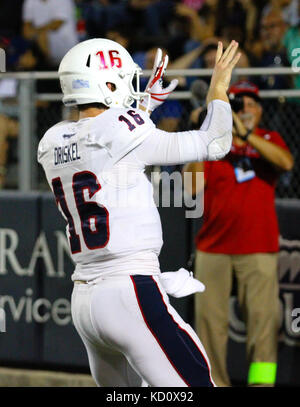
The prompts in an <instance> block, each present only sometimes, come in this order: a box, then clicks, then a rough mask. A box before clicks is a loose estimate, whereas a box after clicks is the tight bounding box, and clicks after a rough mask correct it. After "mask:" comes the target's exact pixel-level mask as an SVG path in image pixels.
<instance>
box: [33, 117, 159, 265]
mask: <svg viewBox="0 0 300 407" xmlns="http://www.w3.org/2000/svg"><path fill="white" fill-rule="evenodd" d="M154 128H155V126H154V124H153V122H152V121H151V119H150V118H149V117H148V115H147V114H146V113H144V112H142V111H137V110H134V109H108V110H107V111H105V112H104V113H102V114H100V115H98V116H97V117H93V118H87V119H82V120H79V121H78V122H70V121H65V122H61V123H58V124H57V125H55V126H54V127H52V128H50V129H49V130H48V131H47V132H46V134H45V135H44V137H43V138H42V140H41V141H40V144H39V148H38V161H39V163H40V164H42V166H43V168H44V170H45V173H46V177H47V180H48V182H49V185H50V187H51V189H52V191H53V193H54V195H55V197H56V202H57V204H58V207H59V210H60V211H61V212H62V214H63V216H64V218H65V219H66V220H67V222H68V223H67V236H68V240H69V244H70V250H71V253H72V258H73V260H74V262H75V263H76V264H77V265H78V264H79V265H80V264H81V265H84V264H95V263H97V262H99V261H100V262H103V261H106V260H110V259H116V258H118V257H121V258H122V257H125V256H130V255H132V254H134V253H138V252H143V251H145V250H147V251H151V252H154V253H155V254H156V256H157V255H158V254H159V252H160V249H161V246H162V231H161V222H160V217H159V214H158V211H157V208H156V205H155V203H154V199H153V190H152V185H151V182H150V181H149V180H148V178H147V177H146V175H145V174H144V168H145V166H144V165H143V164H142V163H139V162H138V161H136V162H134V161H132V160H131V161H130V162H126V159H124V157H125V156H126V154H128V153H129V152H130V151H131V150H133V149H134V148H136V147H137V146H138V145H139V144H140V143H141V142H142V141H143V140H144V139H145V138H147V136H148V135H149V134H150V133H151V131H152V130H153V129H154ZM122 158H123V160H122Z"/></svg>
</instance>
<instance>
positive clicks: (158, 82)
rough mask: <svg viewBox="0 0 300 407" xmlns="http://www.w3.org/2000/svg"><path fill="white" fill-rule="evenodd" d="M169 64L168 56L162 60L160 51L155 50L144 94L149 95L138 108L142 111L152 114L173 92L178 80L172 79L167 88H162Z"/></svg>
mask: <svg viewBox="0 0 300 407" xmlns="http://www.w3.org/2000/svg"><path fill="white" fill-rule="evenodd" d="M168 62H169V57H168V55H165V56H164V57H163V58H162V50H161V49H160V48H158V49H157V52H156V56H155V60H154V65H153V69H152V74H151V76H150V79H149V81H148V83H147V86H146V89H145V92H146V93H148V94H149V96H148V97H144V98H143V99H142V100H141V102H140V107H141V108H142V109H143V110H146V111H148V112H149V111H150V112H153V110H154V109H156V108H157V107H158V106H160V105H161V104H162V103H163V102H164V101H165V100H166V99H167V98H168V96H169V95H170V93H172V92H173V90H174V89H175V88H176V86H177V85H178V80H177V79H173V80H172V81H171V82H170V84H169V86H167V87H166V88H163V76H164V73H165V70H166V68H167V65H168Z"/></svg>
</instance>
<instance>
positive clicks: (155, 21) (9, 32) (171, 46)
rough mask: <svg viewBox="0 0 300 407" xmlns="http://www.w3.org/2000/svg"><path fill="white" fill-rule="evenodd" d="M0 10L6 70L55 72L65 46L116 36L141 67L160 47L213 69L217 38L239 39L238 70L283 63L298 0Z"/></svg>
mask: <svg viewBox="0 0 300 407" xmlns="http://www.w3.org/2000/svg"><path fill="white" fill-rule="evenodd" d="M0 11H1V13H0V23H1V24H0V27H1V28H0V46H1V48H3V49H5V50H6V53H7V70H9V71H12V70H15V71H24V70H25V71H26V70H44V69H47V70H49V69H50V70H51V69H56V68H57V66H58V64H59V61H60V60H61V58H62V56H63V55H64V54H65V53H66V51H67V50H68V49H69V48H71V47H72V46H73V45H75V44H76V43H77V42H79V41H83V40H86V39H88V38H95V37H106V38H110V39H113V40H116V41H119V42H120V43H121V44H122V45H124V46H125V47H126V48H127V49H128V50H129V52H130V53H131V54H133V56H134V58H135V59H136V61H137V62H138V63H140V64H141V65H142V66H143V67H148V65H149V66H150V65H151V62H152V61H149V60H151V58H153V56H152V52H151V51H152V49H153V48H156V47H157V46H160V47H162V48H163V49H164V50H165V51H166V52H168V54H169V56H170V59H171V65H172V64H176V67H177V66H182V67H207V66H208V67H210V66H211V65H212V63H213V53H214V50H215V46H216V42H217V41H218V39H222V40H223V42H224V43H225V44H226V43H228V41H230V40H231V39H235V40H237V41H239V43H240V47H241V49H242V51H243V58H242V59H241V61H240V62H239V66H241V67H248V66H260V67H261V66H268V67H269V66H286V65H291V63H292V60H293V58H295V57H296V56H297V55H296V56H293V55H292V50H293V49H294V48H296V47H297V45H298V43H300V32H299V28H298V24H299V14H300V13H299V0H269V1H266V0H260V1H258V0H227V1H221V0H2V1H1V2H0ZM183 56H185V59H183V60H182V58H181V57H183ZM187 56H189V58H187ZM259 85H260V87H261V88H273V89H274V88H281V87H282V86H286V83H284V84H283V83H282V81H281V79H280V77H278V78H275V79H274V78H273V79H272V80H270V79H269V80H266V79H265V78H260V84H259ZM296 85H297V83H296ZM290 86H292V84H290Z"/></svg>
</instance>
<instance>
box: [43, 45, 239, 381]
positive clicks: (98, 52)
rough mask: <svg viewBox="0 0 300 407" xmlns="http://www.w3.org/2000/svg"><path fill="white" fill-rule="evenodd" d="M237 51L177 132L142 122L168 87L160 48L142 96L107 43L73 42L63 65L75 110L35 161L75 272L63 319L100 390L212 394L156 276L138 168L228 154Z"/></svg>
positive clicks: (154, 235)
mask: <svg viewBox="0 0 300 407" xmlns="http://www.w3.org/2000/svg"><path fill="white" fill-rule="evenodd" d="M237 48H238V43H237V42H235V41H232V42H231V44H230V45H229V46H228V48H227V49H226V50H225V51H223V45H222V43H221V42H220V43H219V45H218V51H217V55H216V64H215V68H214V70H213V74H212V78H211V84H210V88H209V91H208V94H207V105H208V107H207V117H206V119H205V121H204V123H203V125H202V127H201V128H200V129H199V130H193V131H185V132H177V133H168V132H165V131H162V130H159V129H157V128H156V127H155V125H154V124H153V122H152V121H151V119H150V117H149V113H151V111H153V109H155V108H156V107H157V106H158V105H159V104H161V103H163V101H164V100H165V99H166V98H167V96H168V95H169V93H170V92H172V90H174V88H175V87H176V85H177V81H176V80H173V81H172V82H171V83H170V85H169V86H168V87H167V88H163V85H162V75H163V73H164V71H165V69H166V66H167V63H168V58H167V56H165V57H163V58H162V53H161V51H160V50H158V52H157V57H156V60H155V64H154V69H153V73H152V76H151V78H150V80H149V83H148V85H147V88H146V90H145V92H141V91H140V90H139V75H140V73H141V72H140V71H141V70H140V69H139V67H138V66H137V65H136V64H135V63H134V62H133V60H132V58H131V56H130V55H129V53H128V52H127V51H126V50H125V49H124V48H123V47H122V46H120V45H119V44H118V43H116V42H113V41H110V40H106V39H92V40H88V41H84V42H81V43H79V44H77V45H76V46H75V47H74V48H72V49H71V50H70V51H69V52H68V53H67V54H66V55H65V57H64V58H63V59H62V61H61V64H60V67H59V77H60V83H61V87H62V91H63V102H64V104H65V105H66V106H77V108H78V110H79V120H78V121H77V122H72V121H64V122H60V123H58V124H56V125H55V126H53V127H52V128H50V129H49V130H48V131H47V132H46V134H45V135H44V137H43V138H42V140H41V141H40V144H39V147H38V161H39V163H40V164H41V165H42V166H43V168H44V170H45V174H46V177H47V180H48V182H49V185H50V187H51V189H52V191H53V194H54V196H55V199H56V203H57V205H58V208H59V210H60V212H61V213H62V215H63V216H64V218H65V220H66V221H67V227H66V232H67V237H68V241H69V244H70V251H71V253H72V258H73V260H74V262H75V264H76V267H75V270H74V273H73V275H72V280H73V281H74V290H73V293H72V317H73V321H74V325H75V327H76V329H77V331H78V333H79V335H80V336H81V338H82V341H83V343H84V345H85V347H86V350H87V353H88V358H89V364H90V368H91V373H92V375H93V378H94V379H95V381H96V383H97V385H99V386H141V384H142V381H144V382H146V383H148V385H149V386H166V387H169V386H179V387H181V386H214V382H213V379H212V377H211V374H210V366H209V361H208V358H207V355H206V353H205V350H204V348H203V346H202V344H201V342H200V340H199V338H198V337H197V335H196V334H195V332H194V330H193V329H192V328H191V326H190V325H188V324H187V323H185V322H184V321H183V320H182V318H181V317H180V316H179V314H178V313H177V312H176V310H175V309H174V308H173V307H172V306H171V305H170V302H169V298H168V295H167V292H166V290H165V288H164V286H163V284H162V279H161V278H160V274H161V271H160V267H159V262H158V255H159V253H160V249H161V247H162V243H163V241H162V230H161V222H160V217H159V214H158V211H157V208H156V205H155V203H154V200H153V193H152V192H153V191H152V185H151V182H150V181H149V180H148V178H147V177H146V175H145V174H144V170H145V167H146V166H147V165H168V164H173V163H176V164H184V163H187V162H194V161H204V160H217V159H220V158H222V157H224V155H226V154H227V153H228V152H229V150H230V146H231V141H232V134H231V132H232V113H231V108H230V105H229V103H228V98H227V95H226V91H227V88H228V86H229V82H230V78H231V73H232V69H233V68H234V66H235V65H236V63H237V61H238V59H239V57H240V53H238V52H237ZM134 83H135V84H136V88H135V86H134ZM134 102H136V103H137V106H138V108H133V107H132V104H133V103H134ZM162 274H164V273H162ZM175 274H176V273H175Z"/></svg>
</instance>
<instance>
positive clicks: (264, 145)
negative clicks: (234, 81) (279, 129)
mask: <svg viewBox="0 0 300 407" xmlns="http://www.w3.org/2000/svg"><path fill="white" fill-rule="evenodd" d="M233 120H234V127H235V128H236V131H237V134H238V136H239V137H240V138H242V139H243V137H245V136H247V142H248V143H249V144H250V145H251V146H252V147H254V148H255V150H257V151H258V152H259V154H260V155H261V156H262V157H263V158H264V159H265V160H266V161H268V162H269V163H271V164H272V165H274V166H275V167H276V168H277V169H279V170H280V171H291V169H292V168H293V166H294V159H293V156H292V154H291V152H290V151H289V150H288V148H287V146H286V145H285V143H284V142H282V143H281V144H282V146H281V145H279V142H280V141H282V140H280V139H281V138H280V137H279V135H278V140H277V141H278V143H276V137H275V135H276V133H273V134H274V136H273V137H270V139H269V140H267V139H265V138H263V137H260V136H259V135H257V134H255V131H252V132H250V133H249V134H248V135H247V129H246V127H245V126H244V125H243V123H242V122H241V120H240V119H239V117H238V116H237V115H236V114H235V113H234V112H233ZM271 135H272V133H271Z"/></svg>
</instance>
